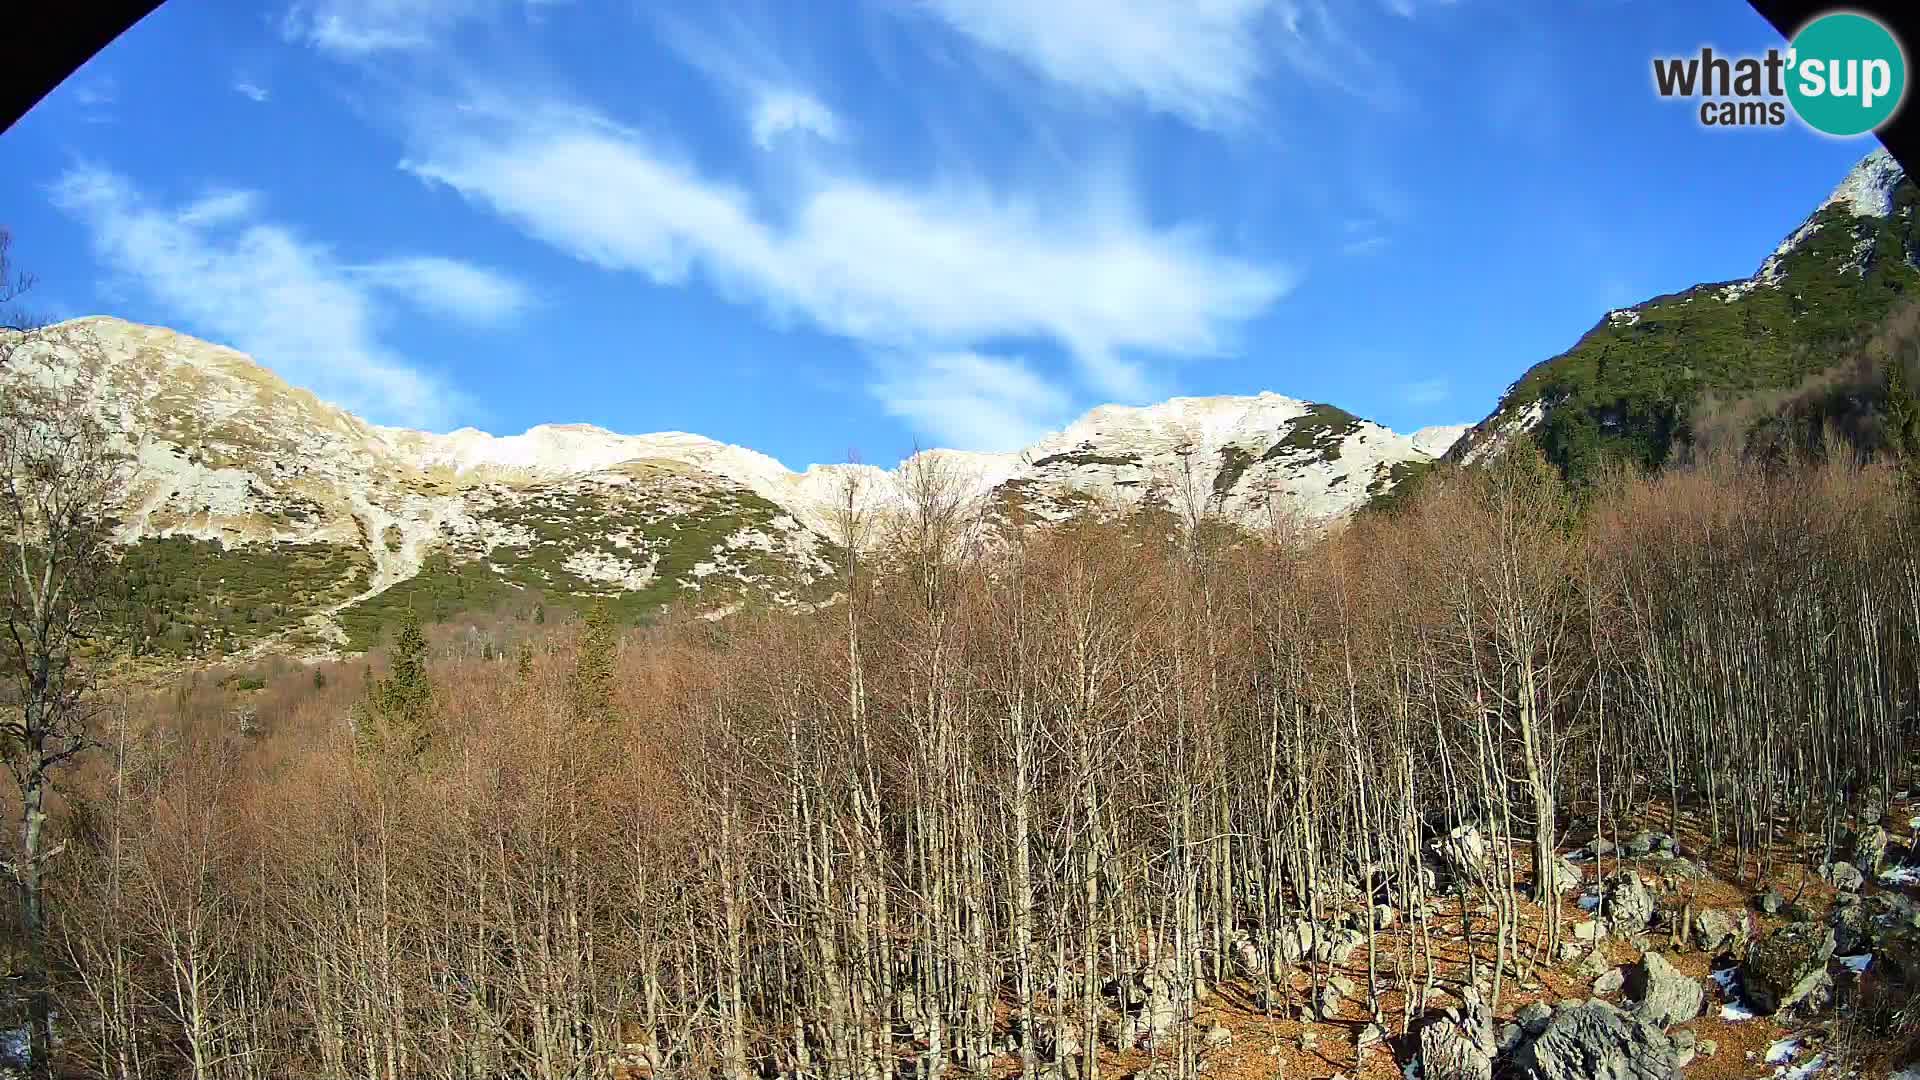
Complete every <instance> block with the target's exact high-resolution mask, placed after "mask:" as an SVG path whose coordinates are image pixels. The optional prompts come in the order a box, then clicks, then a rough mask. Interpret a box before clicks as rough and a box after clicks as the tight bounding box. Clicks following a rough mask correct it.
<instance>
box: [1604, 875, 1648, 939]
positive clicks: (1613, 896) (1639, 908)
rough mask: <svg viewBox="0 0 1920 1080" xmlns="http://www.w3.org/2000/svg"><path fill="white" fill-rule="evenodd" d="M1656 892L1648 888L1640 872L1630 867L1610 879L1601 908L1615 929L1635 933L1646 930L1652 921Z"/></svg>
mask: <svg viewBox="0 0 1920 1080" xmlns="http://www.w3.org/2000/svg"><path fill="white" fill-rule="evenodd" d="M1653 908H1654V897H1653V891H1652V890H1650V889H1648V888H1647V884H1646V882H1644V881H1642V880H1640V875H1639V874H1636V873H1634V872H1633V871H1631V870H1621V871H1618V872H1616V873H1615V874H1614V875H1613V876H1612V877H1610V878H1608V879H1607V892H1606V896H1605V898H1604V899H1603V900H1602V901H1601V905H1600V910H1601V911H1603V912H1605V913H1606V916H1607V921H1608V922H1609V923H1611V924H1612V925H1613V928H1614V929H1615V930H1619V931H1625V932H1632V931H1635V930H1644V929H1646V928H1647V924H1648V923H1649V922H1651V921H1652V920H1653Z"/></svg>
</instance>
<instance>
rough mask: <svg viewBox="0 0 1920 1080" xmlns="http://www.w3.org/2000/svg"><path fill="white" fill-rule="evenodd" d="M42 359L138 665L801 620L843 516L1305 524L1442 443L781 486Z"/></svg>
mask: <svg viewBox="0 0 1920 1080" xmlns="http://www.w3.org/2000/svg"><path fill="white" fill-rule="evenodd" d="M45 341H46V343H45V344H36V345H35V346H33V347H30V348H27V349H24V350H20V351H19V352H18V353H16V355H15V358H14V362H13V365H12V366H11V367H10V368H9V370H8V372H7V373H6V376H5V377H6V378H39V379H52V378H58V377H60V376H61V373H62V372H64V371H66V370H68V369H70V368H71V367H73V366H74V365H84V366H87V367H91V368H93V369H95V370H96V374H97V376H98V378H97V385H98V387H99V388H100V393H101V398H102V400H101V408H102V409H103V410H104V411H106V412H109V413H111V414H112V415H113V416H114V418H115V420H116V426H117V427H119V428H120V429H121V430H125V431H127V432H129V433H131V437H132V439H133V440H134V444H135V445H134V446H133V447H132V448H133V449H134V450H135V452H136V456H137V459H138V463H139V466H138V483H137V486H136V490H135V492H134V494H133V497H132V499H131V505H130V506H129V507H128V508H127V510H126V513H125V514H124V521H125V525H124V540H125V541H126V543H127V545H128V553H127V558H126V565H127V566H128V568H129V573H130V574H131V575H132V577H133V579H134V581H135V588H136V590H137V591H138V593H139V597H140V599H141V600H142V601H143V603H144V607H145V608H146V610H147V616H146V618H147V621H148V624H149V625H148V643H147V644H148V647H149V648H151V649H152V650H153V651H155V652H157V653H177V654H188V655H196V654H203V653H208V652H214V651H230V650H234V649H238V648H244V647H247V646H248V645H249V644H250V643H252V644H258V643H259V642H262V641H267V640H274V641H285V642H288V643H291V644H292V645H294V646H296V647H304V648H309V649H313V650H327V649H338V648H356V649H357V648H363V647H365V646H367V645H368V644H370V643H372V642H374V641H377V640H378V639H379V637H380V636H381V634H383V633H384V632H385V630H386V629H387V628H388V627H390V626H391V625H392V623H393V622H394V621H395V620H396V619H397V618H398V617H399V616H400V615H401V614H402V613H404V612H406V611H414V612H417V613H419V614H421V615H423V616H426V617H444V616H446V615H450V614H452V613H453V612H455V611H457V610H460V609H461V608H480V607H487V606H491V605H493V604H495V603H499V602H503V601H505V600H510V599H511V598H513V597H514V596H516V595H520V596H528V595H534V594H540V595H544V596H548V597H553V598H556V599H564V598H568V597H571V598H584V597H599V598H604V599H606V600H607V601H608V602H610V603H613V604H615V605H616V606H617V607H619V608H622V609H624V610H625V613H626V614H628V615H630V616H637V615H639V614H642V613H645V612H647V611H651V610H657V609H659V608H662V607H667V606H676V607H684V608H691V609H693V610H698V611H708V612H711V611H721V610H727V609H730V608H731V607H733V606H736V605H738V604H740V603H749V602H765V603H775V604H795V603H804V602H807V601H808V600H809V599H812V598H819V597H821V596H823V595H824V592H825V590H828V589H830V587H831V578H832V572H833V566H834V558H835V555H834V553H835V552H836V551H837V550H838V549H839V545H840V544H841V543H842V542H844V540H845V536H844V535H843V534H844V529H843V527H842V526H841V525H840V524H838V522H839V521H840V513H839V508H841V507H844V506H846V505H847V504H848V501H849V499H850V498H851V499H852V500H853V503H854V505H856V506H858V507H859V508H860V509H861V510H862V511H863V512H864V514H865V516H866V517H867V518H868V519H869V520H870V521H874V522H876V523H883V522H884V521H885V519H886V518H887V517H888V516H889V515H890V514H891V513H893V512H895V511H898V510H900V509H901V508H903V507H905V506H906V505H907V503H908V500H909V498H910V494H909V489H911V488H913V487H915V486H924V485H925V483H926V482H927V481H928V480H929V478H930V477H934V476H936V475H937V476H939V477H942V478H944V479H945V481H948V482H950V485H951V487H953V488H954V490H955V491H956V492H957V494H958V495H960V496H963V497H964V498H965V499H967V500H968V501H969V502H971V503H973V504H976V505H978V506H980V507H981V508H982V512H983V513H984V514H985V515H986V517H987V520H989V521H992V520H998V521H1000V522H1002V523H1007V522H1016V521H1018V522H1031V521H1057V520H1060V519H1062V518H1065V517H1067V516H1070V515H1072V514H1075V513H1080V512H1085V511H1088V510H1096V511H1097V510H1103V509H1110V510H1114V511H1120V512H1124V511H1127V510H1129V509H1130V508H1135V507H1139V506H1143V505H1158V506H1161V507H1164V508H1166V509H1169V510H1174V511H1176V512H1188V511H1200V512H1205V513H1212V514H1222V515H1226V516H1228V517H1231V518H1234V519H1236V520H1239V521H1241V522H1243V523H1246V524H1249V525H1260V524H1264V523H1265V522H1267V521H1269V520H1270V519H1271V515H1272V514H1273V513H1276V512H1277V513H1282V514H1286V515H1290V516H1297V517H1299V518H1302V519H1304V520H1306V521H1308V522H1315V523H1325V522H1328V521H1332V520H1336V519H1338V518H1340V517H1342V516H1344V515H1346V514H1348V513H1351V512H1352V511H1353V510H1355V509H1356V508H1357V507H1359V506H1360V505H1362V504H1363V503H1365V502H1366V501H1367V500H1368V499H1369V498H1370V497H1372V496H1373V495H1376V494H1379V493H1381V492H1383V491H1386V490H1388V489H1390V488H1391V487H1392V486H1393V485H1394V484H1396V483H1397V482H1398V481H1399V480H1400V479H1401V478H1402V477H1403V476H1404V475H1406V473H1407V472H1408V471H1409V470H1411V469H1412V468H1414V467H1417V466H1418V465H1420V464H1422V463H1425V462H1429V461H1431V460H1433V458H1434V456H1435V455H1436V454H1438V453H1440V452H1442V451H1443V450H1444V449H1445V446H1446V444H1447V443H1449V442H1450V441H1451V439H1452V436H1453V435H1455V434H1457V432H1458V430H1459V429H1427V430H1426V431H1423V432H1420V433H1418V434H1417V435H1416V436H1406V435H1400V434H1396V433H1395V432H1392V431H1389V430H1387V429H1386V428H1384V427H1381V426H1380V425H1378V424H1374V423H1372V422H1370V421H1366V420H1362V419H1360V418H1358V417H1355V416H1352V415H1351V414H1348V413H1346V412H1344V411H1342V410H1340V409H1337V408H1334V407H1332V406H1328V405H1319V404H1313V403H1310V402H1303V401H1297V400H1294V399H1292V398H1287V397H1282V396H1280V395H1277V394H1270V393H1265V394H1260V395H1258V396H1254V397H1213V398H1175V399H1173V400H1171V401H1167V402H1164V403H1161V404H1158V405H1153V406H1149V407H1144V408H1133V407H1122V406H1103V407H1101V408H1097V409H1094V410H1093V411H1092V412H1089V413H1088V414H1087V415H1085V416H1084V417H1082V418H1081V419H1079V420H1078V421H1076V422H1075V423H1073V424H1072V425H1071V426H1069V427H1068V428H1067V429H1066V430H1064V431H1061V432H1058V433H1056V434H1053V435H1050V436H1048V437H1046V438H1044V439H1042V440H1040V441H1039V442H1037V443H1035V444H1034V445H1033V446H1031V447H1029V448H1027V449H1026V450H1025V451H1023V452H1021V453H1018V454H988V453H973V452H966V451H955V450H928V451H924V452H922V453H920V454H917V455H916V456H915V457H914V458H912V459H910V460H908V461H906V462H903V463H901V465H900V466H898V467H896V468H894V469H882V468H878V467H875V466H871V465H858V464H848V465H815V466H812V467H810V468H808V469H806V470H805V471H802V472H794V471H792V470H789V469H788V468H786V467H785V466H784V465H782V464H781V463H780V462H778V461H776V460H774V459H773V458H771V457H769V456H767V455H765V454H761V453H758V452H756V451H753V450H749V449H746V448H743V447H739V446H732V445H728V444H725V443H721V442H717V441H715V440H713V439H709V438H706V437H704V436H700V435H693V434H687V433H684V432H661V433H656V434H650V435H621V434H616V433H614V432H610V431H606V430H603V429H601V428H597V427H592V426H588V425H580V424H545V425H541V426H538V427H535V428H533V429H532V430H530V431H527V432H525V433H523V434H519V435H509V436H494V435H489V434H487V433H485V432H481V431H476V430H473V429H471V428H466V429H462V430H459V431H454V432H451V433H448V434H431V433H427V432H420V431H410V430H405V429H399V428H387V427H380V426H377V425H373V424H369V423H366V422H365V421H362V420H360V419H359V418H358V417H355V416H353V415H352V414H350V413H347V412H345V411H344V410H341V409H339V408H336V407H334V406H332V405H329V404H327V403H325V402H323V401H321V400H319V399H318V398H316V397H315V396H314V395H312V394H310V393H308V392H306V391H304V390H300V389H297V388H295V387H292V386H289V385H288V384H287V383H285V382H284V381H282V380H281V379H280V378H278V377H277V376H275V375H274V374H273V373H272V372H271V371H269V370H267V369H266V368H265V367H262V366H260V365H259V364H257V363H255V362H254V361H253V360H252V359H251V358H249V357H247V356H245V355H243V354H241V353H238V352H235V351H233V350H231V349H226V348H223V347H221V346H218V345H212V344H209V343H207V342H203V341H199V340H196V339H194V338H191V337H188V336H186V335H183V334H179V333H175V332H173V331H171V330H166V329H162V328H158V327H150V326H140V325H135V324H132V323H127V322H123V321H121V320H118V319H111V318H89V319H81V320H75V321H73V322H71V323H65V324H61V325H60V326H59V327H55V328H53V329H52V330H51V331H50V332H49V333H48V335H47V337H46V339H45ZM875 535H878V531H877V529H876V530H875V531H873V532H870V533H869V534H868V536H869V537H872V536H875Z"/></svg>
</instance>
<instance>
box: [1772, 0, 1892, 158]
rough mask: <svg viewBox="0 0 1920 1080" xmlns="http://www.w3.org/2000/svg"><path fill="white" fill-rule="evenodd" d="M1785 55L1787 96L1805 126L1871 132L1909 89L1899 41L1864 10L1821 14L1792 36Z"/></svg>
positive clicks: (1840, 131) (1834, 131)
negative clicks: (1862, 11)
mask: <svg viewBox="0 0 1920 1080" xmlns="http://www.w3.org/2000/svg"><path fill="white" fill-rule="evenodd" d="M1787 57H1788V59H1787V63H1788V65H1789V67H1790V69H1791V71H1790V74H1789V75H1788V77H1787V100H1789V101H1791V102H1792V103H1793V111H1794V112H1796V113H1799V114H1800V119H1802V120H1805V121H1806V122H1807V124H1808V126H1810V127H1812V128H1813V129H1814V130H1815V131H1823V132H1826V133H1827V134H1828V135H1843V136H1844V135H1862V134H1865V133H1866V132H1869V131H1872V130H1873V129H1875V128H1877V127H1879V126H1880V125H1881V124H1884V123H1886V122H1887V118H1888V117H1891V116H1892V115H1893V113H1894V110H1896V109H1898V108H1899V107H1900V99H1901V98H1902V97H1903V96H1904V95H1905V94H1906V92H1907V58H1906V55H1905V54H1904V53H1903V52H1902V51H1901V49H1900V43H1899V42H1898V41H1896V40H1894V37H1893V34H1892V33H1890V32H1888V30H1887V28H1886V27H1884V26H1881V25H1880V24H1879V22H1877V21H1875V20H1874V19H1871V18H1868V17H1867V16H1865V15H1856V14H1854V13H1853V12H1850V11H1841V12H1835V13H1834V14H1831V15H1822V16H1820V17H1819V18H1817V19H1815V20H1813V21H1812V22H1810V23H1808V24H1807V25H1806V26H1804V27H1801V29H1800V32H1799V33H1798V34H1795V35H1794V36H1793V42H1792V51H1791V52H1789V53H1788V54H1787Z"/></svg>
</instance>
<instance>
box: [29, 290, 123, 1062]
mask: <svg viewBox="0 0 1920 1080" xmlns="http://www.w3.org/2000/svg"><path fill="white" fill-rule="evenodd" d="M21 339H24V341H23V343H17V344H15V345H14V346H13V347H12V348H11V349H10V350H9V351H10V354H11V355H10V362H9V364H8V368H9V370H8V371H7V382H6V387H5V390H6V392H5V395H4V398H0V531H3V533H4V540H0V543H4V545H5V547H4V549H0V553H3V554H4V555H5V558H6V564H7V565H6V570H5V581H6V584H5V590H6V591H5V594H4V601H3V602H4V605H5V607H4V610H0V619H3V620H4V637H0V650H4V653H3V654H0V675H4V677H5V680H6V688H7V690H8V692H9V695H8V696H9V698H10V700H9V701H8V703H7V704H8V709H7V716H6V719H5V720H4V721H0V738H3V739H4V740H5V741H4V747H0V753H4V756H5V760H6V764H7V769H8V772H9V774H10V775H11V776H12V777H13V780H14V783H15V785H16V786H17V787H18V790H19V795H20V822H19V838H18V846H17V848H16V849H15V851H14V854H13V859H12V861H11V863H10V864H9V866H8V869H9V870H10V871H11V873H12V875H13V877H14V880H15V882H16V884H17V887H18V893H19V903H20V923H21V929H22V932H23V933H24V934H25V935H26V938H27V943H28V947H29V950H30V952H31V956H32V966H33V970H32V971H31V972H30V973H29V975H30V977H31V979H32V980H33V981H34V983H35V986H34V989H33V990H32V992H31V1001H30V1010H31V1013H32V1016H31V1028H32V1039H31V1043H32V1047H31V1053H32V1060H33V1067H34V1070H35V1072H36V1073H37V1074H38V1075H42V1076H44V1075H47V1071H48V1067H49V1063H48V1048H49V1044H50V1026H49V1004H48V998H47V991H46V987H45V980H46V977H47V970H46V940H45V939H46V919H47V914H46V910H45V887H44V880H45V875H46V872H47V863H48V860H50V859H52V858H53V857H54V855H56V854H58V852H59V850H60V848H59V845H53V846H49V844H48V834H47V811H46V806H47V795H48V791H49V788H50V786H51V784H52V782H53V776H54V773H55V771H56V770H57V769H59V768H60V767H61V766H62V765H64V764H65V763H67V762H68V761H69V760H70V759H72V758H73V757H74V756H75V755H76V754H78V753H80V752H81V751H82V750H84V749H85V748H86V747H87V745H88V735H89V726H90V724H91V723H92V721H93V719H94V717H95V715H96V713H97V712H98V710H99V707H100V702H99V699H98V697H97V695H96V694H95V692H94V691H95V676H96V674H97V671H98V665H97V664H96V663H95V661H96V659H97V656H98V654H99V652H100V650H101V649H102V648H103V641H102V631H103V630H104V629H105V625H106V622H107V619H106V614H107V610H108V595H107V594H108V588H109V582H110V580H111V568H112V554H111V546H112V540H113V522H114V515H115V514H116V513H117V512H118V511H119V510H120V509H121V507H122V505H123V500H124V497H125V494H126V491H127V485H128V482H129V479H130V475H131V474H130V459H129V457H128V455H127V454H126V453H124V452H123V451H122V450H121V449H120V447H119V445H118V442H117V440H116V438H115V435H114V433H113V432H111V431H109V430H108V429H107V427H106V425H105V424H104V423H103V422H102V421H101V420H100V419H99V417H98V415H97V414H96V408H95V406H96V395H95V387H94V384H93V378H94V376H93V372H95V371H97V370H98V363H97V360H98V346H97V344H95V343H94V342H93V340H92V338H91V337H90V335H89V334H88V332H87V331H86V330H85V328H75V327H54V328H50V329H42V330H34V331H29V332H26V333H24V334H22V335H21V337H20V339H16V341H17V342H19V341H21ZM50 352H52V353H58V354H64V362H62V363H59V364H57V365H42V364H39V363H37V361H38V360H39V359H40V358H41V357H43V356H46V355H48V354H49V353H50Z"/></svg>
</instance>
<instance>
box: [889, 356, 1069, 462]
mask: <svg viewBox="0 0 1920 1080" xmlns="http://www.w3.org/2000/svg"><path fill="white" fill-rule="evenodd" d="M871 390H872V392H873V395H874V397H875V398H877V399H878V400H879V401H880V404H881V406H882V407H883V408H885V409H886V411H887V412H888V413H889V414H890V415H893V416H897V417H900V418H901V419H903V420H906V421H907V422H909V423H910V424H912V425H913V426H914V427H915V429H916V430H920V431H924V432H927V433H928V434H930V435H932V436H933V437H934V438H936V439H938V440H940V441H941V444H942V445H947V446H955V447H964V448H967V449H972V450H1003V451H1004V450H1017V449H1019V448H1020V447H1023V446H1026V445H1028V444H1030V443H1032V442H1034V441H1035V440H1036V439H1038V438H1039V437H1040V436H1041V435H1043V434H1045V433H1046V432H1047V431H1049V430H1051V429H1052V428H1054V427H1056V426H1058V425H1059V424H1061V423H1062V422H1063V421H1064V419H1065V415H1064V414H1065V413H1066V412H1067V410H1068V409H1069V408H1070V407H1071V405H1072V399H1071V398H1070V397H1069V395H1068V394H1067V392H1066V391H1065V390H1064V389H1062V388H1061V387H1060V386H1059V385H1057V384H1056V383H1053V382H1051V381H1049V380H1047V379H1046V378H1044V377H1042V376H1040V375H1039V374H1037V373H1036V372H1034V371H1033V370H1032V369H1031V368H1030V367H1028V366H1027V364H1026V363H1025V362H1023V361H1022V360H1020V359H1018V358H1013V357H995V356H987V355H983V354H981V353H977V352H950V353H936V354H934V355H932V356H926V357H907V358H896V359H893V360H890V361H886V362H884V363H883V364H882V365H881V367H880V368H879V370H878V372H877V374H876V376H875V379H874V382H873V385H872V387H871Z"/></svg>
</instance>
